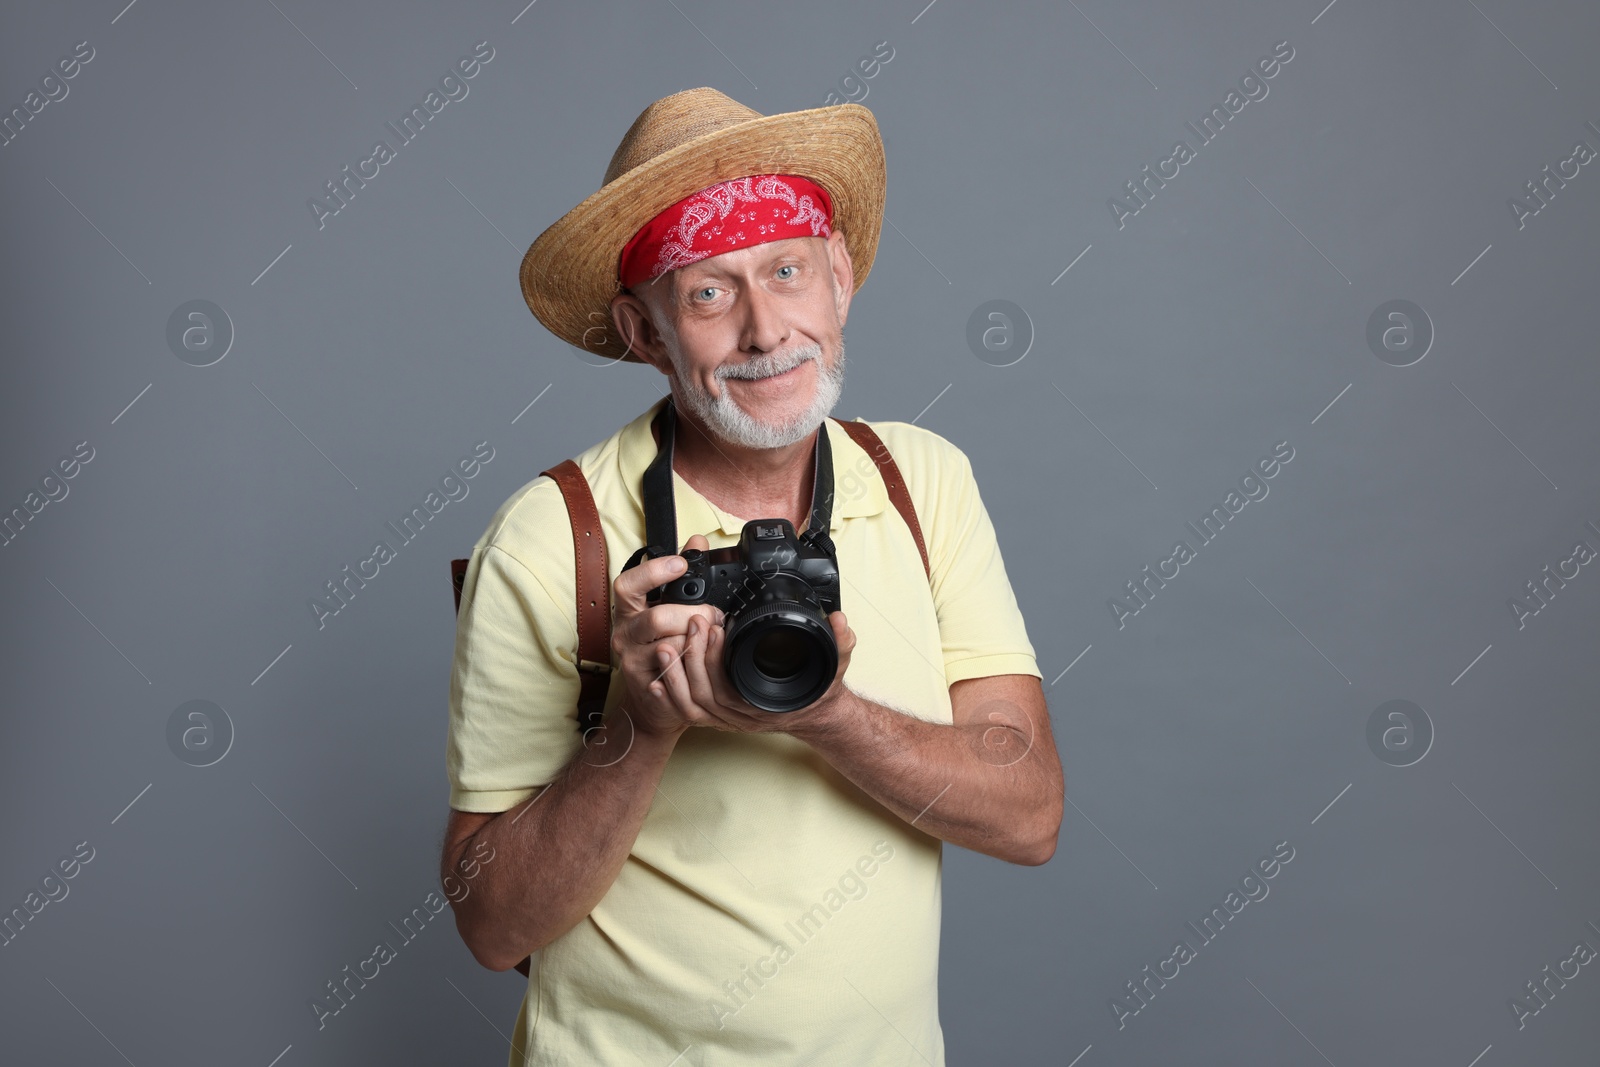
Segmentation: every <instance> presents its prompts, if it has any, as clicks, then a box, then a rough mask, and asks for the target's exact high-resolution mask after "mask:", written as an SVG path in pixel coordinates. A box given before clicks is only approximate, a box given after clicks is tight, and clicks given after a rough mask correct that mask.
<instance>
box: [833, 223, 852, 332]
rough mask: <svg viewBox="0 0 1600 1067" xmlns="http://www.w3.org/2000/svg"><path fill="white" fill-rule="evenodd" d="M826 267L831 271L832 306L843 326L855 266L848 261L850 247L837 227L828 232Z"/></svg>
mask: <svg viewBox="0 0 1600 1067" xmlns="http://www.w3.org/2000/svg"><path fill="white" fill-rule="evenodd" d="M826 253H827V257H828V268H829V270H831V271H832V273H833V293H834V298H833V302H834V308H835V311H836V313H837V314H838V316H839V325H840V326H843V325H844V324H845V320H846V319H848V318H849V317H850V299H851V297H853V296H855V289H856V287H855V267H854V265H853V264H852V263H851V262H850V248H849V246H848V245H846V244H845V240H844V231H843V230H840V229H838V228H837V227H835V228H834V230H833V231H832V232H831V233H829V234H828V243H827V246H826Z"/></svg>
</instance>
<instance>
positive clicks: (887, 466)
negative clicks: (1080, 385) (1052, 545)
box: [450, 422, 933, 977]
mask: <svg viewBox="0 0 1600 1067" xmlns="http://www.w3.org/2000/svg"><path fill="white" fill-rule="evenodd" d="M839 425H840V426H842V427H843V428H844V431H845V432H846V433H848V434H849V435H850V437H851V438H852V439H853V440H854V441H855V443H856V444H858V445H860V446H861V448H862V450H863V451H865V452H866V453H867V455H869V456H871V457H872V459H873V462H875V463H876V464H877V465H878V473H879V475H880V476H881V477H882V478H883V485H884V488H885V489H887V490H888V492H889V499H890V500H891V501H893V502H894V506H895V510H897V511H899V512H900V516H901V518H903V519H904V520H905V523H906V525H907V526H908V527H910V528H911V536H912V538H913V539H914V540H915V541H916V543H917V551H918V552H919V553H920V554H921V555H922V569H923V571H924V573H926V574H927V575H928V576H929V578H930V579H931V578H932V575H933V572H932V570H931V568H930V567H929V564H928V549H927V546H926V545H925V544H924V543H923V540H922V526H921V524H920V523H918V522H917V509H916V507H915V506H914V505H913V504H912V502H911V494H910V492H908V491H907V489H906V483H905V479H903V478H901V477H900V468H899V466H897V465H896V464H895V461H894V457H893V456H891V455H890V454H889V448H888V446H887V445H885V444H884V443H883V439H882V438H880V437H879V436H878V435H877V433H876V431H874V430H873V429H872V427H871V426H868V425H867V424H866V423H864V422H840V423H839ZM539 473H540V474H542V475H549V476H550V478H551V479H552V480H554V481H555V483H556V485H557V486H558V487H559V488H560V490H561V496H562V498H563V499H564V500H565V501H566V504H567V517H568V519H569V520H570V521H571V525H572V544H573V553H574V559H575V561H576V565H577V572H578V573H577V593H578V596H577V607H578V664H577V666H578V674H579V689H578V731H579V732H580V733H587V732H588V731H589V730H590V729H591V728H593V727H597V726H599V725H600V720H601V718H602V717H603V716H604V714H605V704H606V691H607V690H608V689H609V688H610V685H611V670H612V667H611V590H610V587H609V584H608V582H609V577H610V573H611V572H610V570H609V569H608V566H607V562H606V539H605V534H604V532H603V531H602V530H601V527H600V510H599V508H597V507H596V506H595V502H594V494H593V493H591V492H590V491H589V481H588V479H587V478H585V477H584V476H583V470H582V469H581V468H580V467H579V466H578V465H577V463H575V462H573V461H572V460H570V459H566V460H562V461H561V462H560V463H558V464H556V465H555V466H554V467H550V468H548V469H546V470H542V471H540V472H539ZM468 562H469V560H468V559H453V560H451V561H450V584H451V585H452V586H453V587H454V589H455V598H456V613H457V614H458V615H459V614H460V612H461V587H462V586H463V585H464V584H465V583H466V580H467V563H468ZM531 959H532V957H529V958H528V959H525V960H523V961H522V962H521V963H519V964H517V967H516V969H517V971H518V973H520V974H522V975H523V976H524V977H526V976H527V974H528V969H529V961H530V960H531Z"/></svg>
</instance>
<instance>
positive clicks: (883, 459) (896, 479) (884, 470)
mask: <svg viewBox="0 0 1600 1067" xmlns="http://www.w3.org/2000/svg"><path fill="white" fill-rule="evenodd" d="M839 425H840V426H843V427H844V430H845V433H848V434H849V435H850V437H851V439H852V440H854V441H855V443H856V444H858V445H860V446H861V448H862V449H863V450H864V451H865V452H866V453H867V455H869V456H871V457H872V460H873V462H874V463H876V464H877V465H878V473H879V474H880V475H881V476H882V477H883V487H884V488H885V489H887V490H888V491H889V499H890V500H892V501H894V506H895V509H896V510H898V511H899V512H900V517H901V518H903V519H905V520H906V525H907V526H909V527H911V536H912V538H913V539H915V541H916V542H917V551H918V552H920V553H922V569H923V571H924V572H925V573H926V574H927V575H928V577H929V579H930V580H931V579H932V578H933V569H932V568H931V567H929V566H928V546H927V545H925V544H924V543H923V541H922V525H921V524H920V523H918V522H917V509H916V506H915V505H914V504H912V503H911V493H910V492H909V491H908V490H907V489H906V480H905V479H904V478H902V477H900V468H899V466H898V465H897V464H896V463H895V461H894V457H893V456H891V455H890V454H889V446H887V445H885V444H884V443H883V438H881V437H879V436H878V434H877V431H875V430H874V429H873V428H872V427H871V426H868V425H867V424H866V423H864V422H844V421H842V420H841V421H840V423H839Z"/></svg>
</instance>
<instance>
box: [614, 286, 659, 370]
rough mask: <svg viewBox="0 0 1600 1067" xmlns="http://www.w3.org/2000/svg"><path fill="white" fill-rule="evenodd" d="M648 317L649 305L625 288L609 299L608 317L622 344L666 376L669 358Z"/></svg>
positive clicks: (649, 312) (652, 322)
mask: <svg viewBox="0 0 1600 1067" xmlns="http://www.w3.org/2000/svg"><path fill="white" fill-rule="evenodd" d="M650 316H651V311H650V308H649V306H648V305H646V304H645V302H644V301H643V300H641V299H639V298H638V297H637V296H634V295H633V294H632V293H630V292H628V291H627V290H626V289H624V290H623V291H622V292H620V293H618V294H617V295H616V296H614V297H612V298H611V320H612V321H613V322H614V323H616V326H617V335H618V336H619V337H620V338H621V339H622V343H623V344H624V345H626V346H627V347H628V349H629V350H630V351H631V352H633V353H634V354H635V355H637V356H638V357H639V358H640V359H642V360H644V361H645V362H646V363H648V364H650V365H651V366H652V367H654V368H656V370H659V371H660V372H661V373H662V374H669V375H670V374H671V373H672V360H671V359H670V358H669V357H668V356H667V350H666V346H665V344H663V342H662V340H661V332H660V331H659V330H657V329H656V327H655V323H654V321H652V319H651V318H650Z"/></svg>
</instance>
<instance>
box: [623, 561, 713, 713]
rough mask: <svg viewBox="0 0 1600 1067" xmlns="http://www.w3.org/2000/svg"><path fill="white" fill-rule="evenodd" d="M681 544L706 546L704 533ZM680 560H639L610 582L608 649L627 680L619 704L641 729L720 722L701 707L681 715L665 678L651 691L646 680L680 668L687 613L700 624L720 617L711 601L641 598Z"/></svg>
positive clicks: (673, 572) (675, 571)
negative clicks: (611, 609) (649, 601)
mask: <svg viewBox="0 0 1600 1067" xmlns="http://www.w3.org/2000/svg"><path fill="white" fill-rule="evenodd" d="M697 542H698V543H697ZM683 547H684V548H685V549H690V548H698V549H701V550H705V549H708V548H710V542H708V541H707V540H706V538H705V536H704V535H703V534H695V535H694V536H693V537H691V538H689V540H688V542H687V543H685V544H684V546H683ZM684 566H685V564H684V560H683V557H682V556H658V557H656V558H655V559H645V560H641V561H640V562H639V563H638V564H637V565H636V566H634V567H632V568H630V569H629V570H625V571H623V572H622V573H621V574H619V575H617V580H616V582H614V583H613V585H612V593H613V598H614V599H613V603H614V604H615V605H616V609H615V613H614V615H613V618H612V624H611V651H612V654H613V655H615V656H616V657H617V659H618V660H619V661H620V662H621V670H622V678H623V682H624V683H625V684H626V686H627V692H626V695H625V696H624V707H625V708H626V709H627V711H628V713H629V714H630V716H631V717H632V719H633V726H634V729H636V730H639V731H641V732H644V733H650V734H660V735H672V734H680V733H682V732H683V731H684V730H686V729H688V728H689V727H690V726H719V725H721V723H720V722H719V721H718V720H716V719H714V718H712V717H711V716H709V715H705V714H704V713H699V712H694V713H691V715H692V717H690V718H686V717H685V716H684V715H683V714H682V713H681V712H680V711H679V710H678V709H677V707H676V705H674V703H673V701H672V698H671V697H670V696H668V695H667V693H666V689H665V685H664V684H663V685H662V686H660V687H658V688H660V689H661V693H660V695H657V694H656V693H653V692H652V691H651V683H652V682H655V681H657V680H658V679H661V678H663V677H664V675H665V674H666V672H667V671H668V670H669V669H670V670H679V671H681V670H682V669H683V668H682V666H680V665H679V664H678V658H679V657H680V656H682V655H683V647H684V643H685V641H686V639H687V637H688V633H689V620H690V619H691V618H693V617H694V616H696V615H698V616H700V618H701V619H702V620H703V622H702V625H707V624H709V625H720V624H721V623H722V611H721V610H720V609H718V608H716V607H713V606H712V605H710V604H656V605H653V606H651V605H648V604H647V603H646V601H645V594H647V593H648V592H649V591H650V590H652V589H654V588H656V587H657V586H660V585H665V584H666V583H667V582H670V581H672V580H673V579H674V578H677V577H679V576H680V575H682V574H683V571H684Z"/></svg>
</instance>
